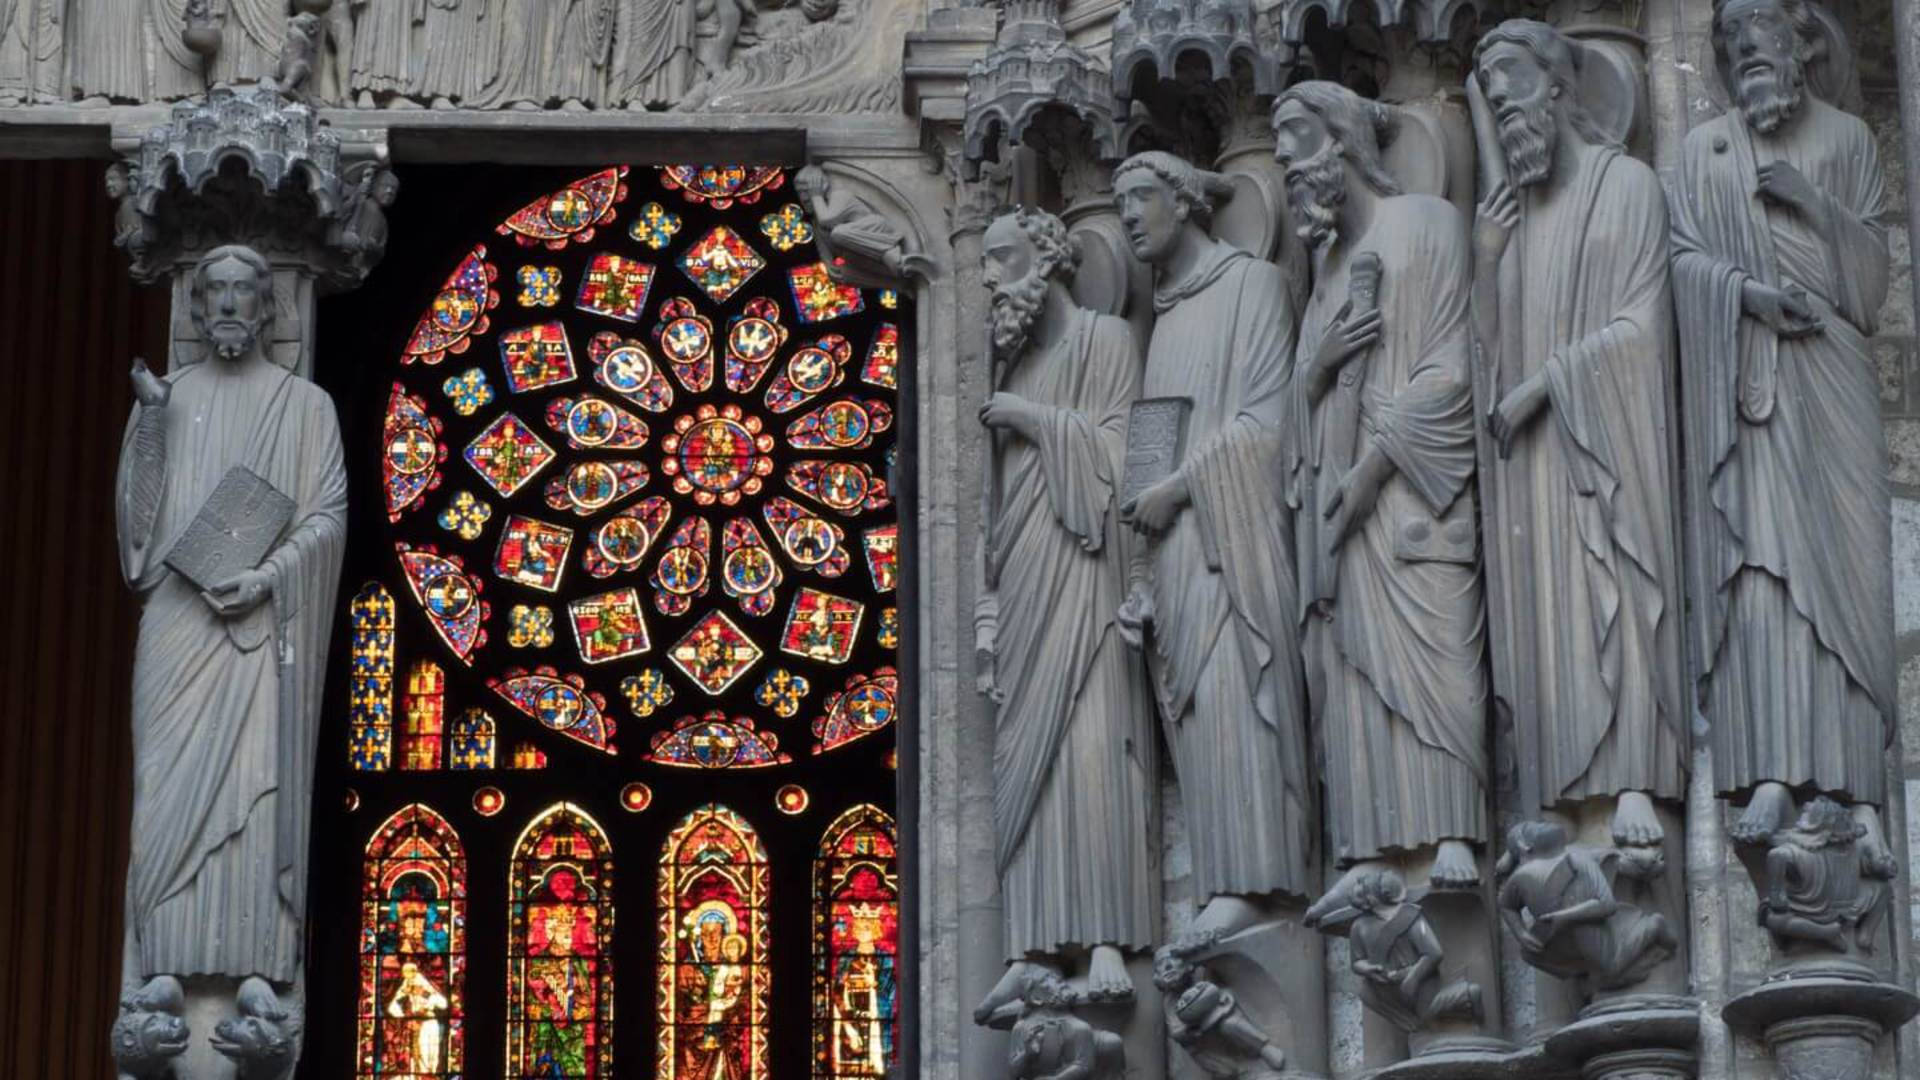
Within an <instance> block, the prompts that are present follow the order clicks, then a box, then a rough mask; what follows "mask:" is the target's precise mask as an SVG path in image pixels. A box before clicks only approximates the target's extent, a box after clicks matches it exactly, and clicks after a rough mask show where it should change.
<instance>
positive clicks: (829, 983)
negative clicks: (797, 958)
mask: <svg viewBox="0 0 1920 1080" xmlns="http://www.w3.org/2000/svg"><path fill="white" fill-rule="evenodd" d="M894 848H895V841H894V825H893V819H892V818H891V817H889V816H887V813H886V812H885V811H883V810H881V809H880V808H879V807H877V806H873V805H871V804H862V805H859V806H855V807H853V808H852V809H850V810H848V811H847V812H845V813H843V814H841V815H840V817H839V818H838V819H837V820H835V821H834V823H833V824H832V825H830V826H828V827H827V831H826V834H825V836H823V837H822V838H821V841H820V851H819V854H818V855H816V856H815V857H814V861H813V905H814V907H813V911H814V914H813V919H814V924H813V1076H814V1078H815V1080H854V1078H860V1077H880V1076H886V1075H887V1071H888V1069H889V1068H891V1067H892V1066H894V1065H896V1064H898V1060H899V1057H898V1055H899V1039H900V1029H899V1015H900V1007H899V962H900V879H899V870H898V867H897V864H896V863H895V852H894Z"/></svg>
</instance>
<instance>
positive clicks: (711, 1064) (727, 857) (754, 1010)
mask: <svg viewBox="0 0 1920 1080" xmlns="http://www.w3.org/2000/svg"><path fill="white" fill-rule="evenodd" d="M768 877H769V874H768V867H767V849H766V848H765V847H764V846H763V845H762V844H761V842H760V834H759V833H758V832H756V831H755V830H754V828H753V826H752V825H749V824H748V823H747V821H746V819H745V818H742V817H741V816H740V815H739V814H737V813H735V812H734V811H732V810H730V809H728V808H727V807H725V806H721V805H719V804H718V803H710V804H708V805H706V806H703V807H700V808H699V809H697V810H695V811H694V812H693V813H691V814H688V815H687V816H686V817H685V818H683V819H681V821H680V824H679V826H678V827H677V828H675V829H674V830H673V832H672V833H671V834H669V835H668V837H667V843H666V848H665V850H664V851H662V852H661V855H660V893H659V902H660V972H659V980H660V993H659V999H658V1001H659V1017H660V1054H659V1061H658V1064H657V1066H656V1068H655V1070H654V1072H655V1075H657V1076H658V1077H660V1078H661V1080H709V1078H711V1077H728V1078H729V1080H765V1078H766V1076H767V1075H768V1068H767V1066H768V1062H767V1018H768V1011H769V1008H770V1005H771V1001H770V993H771V986H772V978H771V972H770V970H769V969H768V967H767V961H768V955H767V954H768V943H769V941H768V939H769V934H768V927H767V899H768V891H769V882H768Z"/></svg>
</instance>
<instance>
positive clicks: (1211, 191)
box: [1113, 150, 1230, 265]
mask: <svg viewBox="0 0 1920 1080" xmlns="http://www.w3.org/2000/svg"><path fill="white" fill-rule="evenodd" d="M1229 190H1230V189H1229V188H1228V187H1227V185H1226V181H1225V180H1224V179H1222V178H1221V177H1220V176H1218V175H1217V174H1214V173H1210V172H1207V171H1206V170H1204V169H1198V168H1195V167H1194V166H1193V165H1192V164H1191V163H1190V162H1188V161H1186V160H1185V159H1183V158H1179V157H1175V156H1174V155H1172V154H1169V153H1167V152H1165V151H1164V150H1148V151H1146V152H1145V153H1140V154H1135V155H1133V156H1132V157H1130V158H1128V159H1127V160H1125V161H1123V162H1121V163H1120V167H1119V168H1118V169H1115V170H1114V172H1113V201H1114V205H1115V206H1116V207H1117V208H1118V209H1119V211H1120V224H1121V225H1122V226H1123V227H1125V229H1126V231H1127V243H1128V244H1129V245H1130V246H1131V247H1132V248H1133V253H1134V255H1136V256H1138V257H1139V258H1140V259H1141V261H1143V262H1148V263H1153V264H1155V265H1158V264H1160V263H1162V262H1165V261H1166V259H1167V257H1168V256H1170V255H1172V254H1173V251H1174V248H1175V247H1176V245H1178V244H1179V242H1180V238H1181V235H1182V234H1183V233H1185V232H1187V231H1188V230H1193V231H1194V232H1197V233H1199V234H1201V235H1202V236H1204V235H1205V234H1206V231H1207V229H1208V228H1209V227H1210V226H1211V225H1212V224H1213V208H1214V205H1215V204H1216V203H1217V202H1219V201H1220V200H1222V199H1224V198H1225V197H1226V195H1227V193H1228V192H1229Z"/></svg>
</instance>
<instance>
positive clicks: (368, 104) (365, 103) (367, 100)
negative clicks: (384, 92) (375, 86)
mask: <svg viewBox="0 0 1920 1080" xmlns="http://www.w3.org/2000/svg"><path fill="white" fill-rule="evenodd" d="M353 104H354V106H355V107H356V108H361V109H372V108H376V107H377V104H378V103H377V102H375V101H374V100H373V91H371V90H362V91H360V93H358V94H356V95H355V96H354V99H353Z"/></svg>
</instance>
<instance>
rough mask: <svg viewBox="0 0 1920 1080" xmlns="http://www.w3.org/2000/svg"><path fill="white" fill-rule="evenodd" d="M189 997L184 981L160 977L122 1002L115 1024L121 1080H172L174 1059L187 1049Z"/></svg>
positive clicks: (115, 1054)
mask: <svg viewBox="0 0 1920 1080" xmlns="http://www.w3.org/2000/svg"><path fill="white" fill-rule="evenodd" d="M185 1010H186V994H185V993H184V992H183V991H182V989H181V987H180V980H178V979H176V978H174V977H173V976H171V975H160V976H156V977H154V978H152V979H149V980H147V983H146V985H145V986H142V987H141V988H140V989H138V990H136V991H134V992H133V993H131V994H129V995H127V996H126V997H125V998H123V999H121V1002H120V1016H119V1018H118V1019H116V1020H115V1021H114V1022H113V1063H114V1066H115V1068H116V1071H117V1073H118V1076H119V1080H168V1078H169V1077H171V1076H172V1075H173V1059H174V1058H177V1057H179V1056H180V1055H181V1054H182V1053H184V1052H185V1051H186V1049H187V1037H188V1035H189V1032H188V1031H187V1021H186V1019H185V1017H183V1016H182V1015H181V1014H182V1013H183V1012H184V1011H185Z"/></svg>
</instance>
